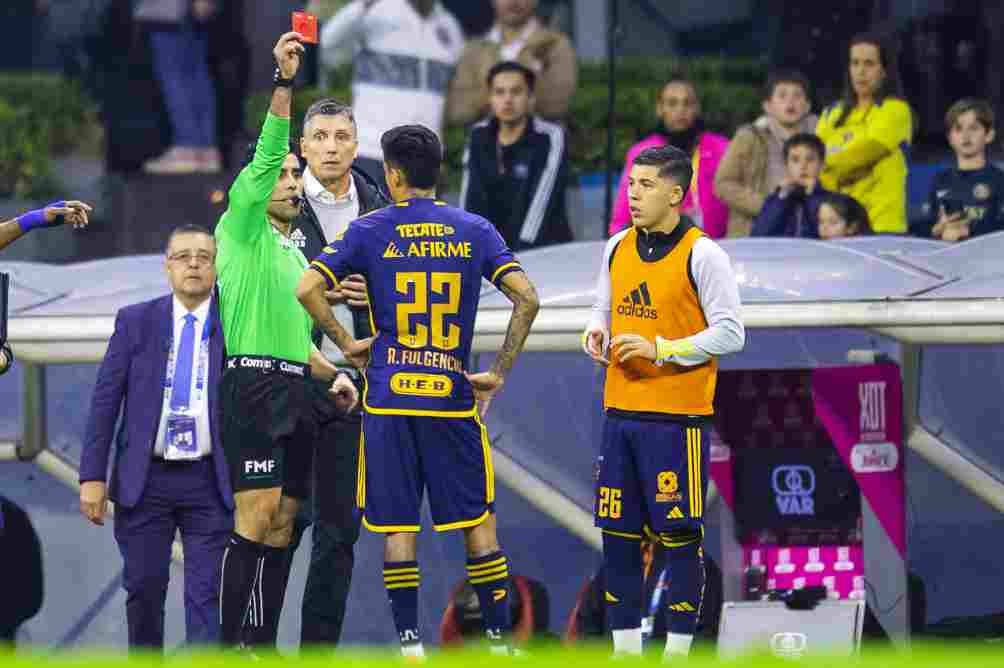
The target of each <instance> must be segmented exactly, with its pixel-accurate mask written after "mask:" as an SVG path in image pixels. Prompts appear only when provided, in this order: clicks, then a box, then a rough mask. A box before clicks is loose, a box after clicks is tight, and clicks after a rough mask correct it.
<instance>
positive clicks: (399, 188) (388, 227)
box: [297, 125, 539, 656]
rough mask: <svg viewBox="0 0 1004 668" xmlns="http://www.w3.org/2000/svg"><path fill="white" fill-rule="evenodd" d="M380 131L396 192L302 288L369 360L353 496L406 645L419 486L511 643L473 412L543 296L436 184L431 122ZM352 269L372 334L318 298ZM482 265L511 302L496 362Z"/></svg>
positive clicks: (483, 436) (483, 452) (343, 343)
mask: <svg viewBox="0 0 1004 668" xmlns="http://www.w3.org/2000/svg"><path fill="white" fill-rule="evenodd" d="M381 143H382V145H383V153H384V171H385V176H386V179H387V184H388V186H389V190H390V194H391V196H392V198H393V200H394V202H395V203H394V204H393V205H391V206H389V207H386V208H384V209H379V210H377V211H374V212H372V213H370V214H368V215H366V216H364V217H362V218H359V219H358V220H356V221H354V222H352V223H351V224H350V225H349V227H348V229H347V230H346V232H345V235H344V236H343V237H342V238H341V239H339V240H338V241H335V242H334V243H332V244H331V245H330V246H327V247H325V248H324V251H323V252H322V254H321V255H320V256H319V257H318V258H317V259H315V260H314V261H313V262H312V263H311V267H310V270H309V271H307V272H306V274H305V275H304V277H303V280H302V281H301V283H300V286H299V288H298V290H297V296H298V297H299V299H300V302H301V303H302V304H303V305H304V307H305V308H306V309H307V311H309V312H310V314H311V315H312V316H313V317H314V319H315V321H317V323H318V325H319V326H320V327H321V328H322V329H323V330H324V332H325V334H327V335H328V336H329V337H330V338H331V340H333V341H334V342H335V343H336V344H337V345H338V347H339V348H341V350H342V351H343V352H344V353H345V355H346V357H347V358H348V359H350V360H351V361H352V362H353V363H354V364H355V365H356V366H358V367H359V368H361V369H363V371H364V377H365V380H366V389H365V392H364V404H363V405H364V410H365V413H364V416H363V435H362V439H361V445H360V453H359V484H358V490H357V505H358V506H359V508H360V509H361V510H362V512H363V525H364V526H365V527H366V528H368V529H370V530H371V531H375V532H379V533H384V534H386V536H387V539H386V548H385V553H384V584H385V586H386V589H387V595H388V598H389V599H390V604H391V610H392V613H393V616H394V622H395V624H396V626H397V631H398V635H399V637H400V640H401V652H402V654H404V655H405V656H423V655H424V650H423V648H422V640H421V637H420V635H419V631H418V585H419V568H418V561H417V557H418V555H417V549H416V543H417V534H418V531H419V530H420V528H421V527H420V519H419V509H420V507H421V502H422V496H423V494H424V493H425V492H426V491H427V492H428V494H429V506H430V508H431V510H432V520H433V527H434V528H435V529H436V530H437V531H449V530H453V529H461V530H463V532H464V541H465V544H466V546H467V576H468V578H469V580H470V583H471V585H472V586H473V587H474V589H475V590H476V591H477V594H478V599H479V602H480V604H481V610H482V614H483V621H484V626H485V633H486V636H487V638H488V640H489V643H490V645H491V649H492V651H493V652H494V653H500V654H503V653H508V652H509V646H508V630H509V594H508V580H509V565H508V561H507V559H506V556H505V554H504V553H503V552H502V549H501V547H500V546H499V543H498V539H497V537H496V530H495V527H496V522H495V505H494V500H495V480H494V471H493V469H492V463H491V453H490V450H489V442H488V430H487V429H486V428H485V426H484V424H482V422H481V419H480V414H483V412H484V409H485V408H486V407H487V403H488V402H489V401H490V400H491V398H492V396H493V395H494V394H495V393H496V392H497V391H498V390H499V389H500V388H501V387H502V384H503V382H504V380H505V377H506V375H507V374H508V373H509V370H510V369H511V368H512V365H513V362H515V360H516V357H517V355H519V352H520V350H522V348H523V343H524V341H525V340H526V337H527V334H528V333H529V331H530V326H531V325H532V323H533V320H534V318H535V317H536V314H537V310H538V308H539V301H538V299H537V294H536V291H535V289H534V287H533V284H532V283H531V282H530V280H529V279H528V278H527V276H526V274H525V273H524V272H523V270H522V268H521V267H520V264H519V262H518V261H517V260H516V258H515V256H514V255H513V254H512V252H511V251H510V250H509V248H508V247H507V246H506V244H505V242H504V241H503V240H502V238H501V236H499V233H498V232H497V231H496V229H495V227H494V226H493V225H492V224H491V223H490V222H488V221H487V220H485V219H484V218H482V217H480V216H477V215H474V214H471V213H467V212H465V211H462V210H461V209H457V208H454V207H451V206H448V205H447V204H445V203H444V202H441V201H439V200H437V199H436V198H435V196H436V191H435V187H436V182H437V180H438V178H439V171H440V166H441V163H442V146H441V144H440V142H439V139H438V138H437V137H436V134H435V133H434V132H432V131H431V130H429V129H428V128H425V127H422V126H414V125H412V126H402V127H397V128H394V129H392V130H390V131H388V132H387V133H386V134H384V136H383V138H382V142H381ZM350 274H362V275H363V276H365V277H366V281H367V285H368V286H369V296H370V317H371V318H372V321H373V322H372V324H373V328H372V329H373V331H374V332H377V334H376V336H375V337H373V338H370V339H365V340H361V341H357V340H355V339H354V338H353V337H352V335H351V334H350V333H348V332H347V331H345V329H344V328H343V327H342V326H341V325H339V323H338V321H337V320H336V319H335V318H334V317H332V315H331V308H330V307H329V306H328V303H327V301H326V299H325V296H324V292H325V290H331V289H334V288H335V287H337V285H338V282H339V281H340V280H342V279H344V278H345V277H346V276H349V275H350ZM482 278H485V279H488V280H489V281H491V282H492V283H493V284H495V286H496V287H498V289H499V290H501V291H502V292H503V293H504V294H505V295H506V296H507V297H508V298H509V299H510V300H511V301H512V303H513V313H512V318H511V320H510V323H509V328H508V331H507V333H506V338H505V342H504V343H503V346H502V349H501V350H500V351H499V353H498V355H497V356H496V358H495V362H494V364H493V365H492V368H491V370H489V371H485V372H482V373H469V372H468V371H467V370H466V368H465V366H466V362H467V359H468V357H469V355H470V350H471V340H472V339H473V337H474V319H475V316H476V315H477V310H478V298H479V295H480V292H481V281H482ZM479 402H480V404H481V412H480V414H479V411H478V403H479Z"/></svg>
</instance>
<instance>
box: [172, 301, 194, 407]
mask: <svg viewBox="0 0 1004 668" xmlns="http://www.w3.org/2000/svg"><path fill="white" fill-rule="evenodd" d="M194 353H195V316H194V315H192V314H191V313H189V314H188V315H186V316H185V326H184V327H183V328H182V329H181V345H180V346H178V361H177V362H176V363H175V365H174V384H173V386H172V389H171V408H172V409H185V408H188V402H189V395H190V394H191V393H192V355H193V354H194Z"/></svg>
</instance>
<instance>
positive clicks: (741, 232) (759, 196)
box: [715, 71, 816, 237]
mask: <svg viewBox="0 0 1004 668" xmlns="http://www.w3.org/2000/svg"><path fill="white" fill-rule="evenodd" d="M811 109H812V102H811V99H810V97H809V82H808V80H807V79H806V78H805V76H804V75H802V73H801V72H796V71H783V72H775V73H774V74H772V75H770V77H768V79H767V85H766V86H764V95H763V111H764V115H763V116H761V117H760V118H758V119H757V120H756V121H754V122H753V123H750V124H749V125H744V126H742V127H741V128H739V129H738V130H737V131H736V134H735V137H733V138H732V141H731V142H729V147H728V149H727V150H726V151H725V156H724V157H723V158H722V162H721V163H720V164H719V166H718V172H717V173H716V174H715V194H716V195H718V197H719V198H721V200H722V201H723V202H725V203H726V204H727V205H728V207H729V227H728V236H730V237H746V236H749V234H750V229H751V227H752V224H753V218H755V217H756V215H757V214H758V213H760V209H761V208H762V207H763V203H764V200H766V199H767V196H768V195H769V194H770V193H772V192H774V190H775V189H776V188H777V187H778V186H780V185H781V184H782V182H783V181H784V179H785V168H784V156H783V154H782V150H781V149H782V147H783V146H784V142H785V141H787V140H788V139H789V138H790V137H792V136H794V135H795V134H798V133H799V132H810V133H811V132H813V131H814V129H815V127H816V116H815V114H811V113H809V112H810V111H811Z"/></svg>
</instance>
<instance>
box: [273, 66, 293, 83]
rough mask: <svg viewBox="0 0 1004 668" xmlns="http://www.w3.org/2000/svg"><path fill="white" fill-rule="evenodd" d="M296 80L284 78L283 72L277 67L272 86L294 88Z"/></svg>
mask: <svg viewBox="0 0 1004 668" xmlns="http://www.w3.org/2000/svg"><path fill="white" fill-rule="evenodd" d="M294 79H295V77H294V78H292V79H287V78H286V77H284V76H282V70H280V69H279V68H278V67H277V68H275V74H273V75H272V85H273V86H275V87H276V88H292V87H293V81H294Z"/></svg>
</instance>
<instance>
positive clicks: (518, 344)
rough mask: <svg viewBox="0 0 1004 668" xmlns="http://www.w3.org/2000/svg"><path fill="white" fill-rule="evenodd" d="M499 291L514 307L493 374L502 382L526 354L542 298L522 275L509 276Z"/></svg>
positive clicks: (503, 279)
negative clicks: (528, 339)
mask: <svg viewBox="0 0 1004 668" xmlns="http://www.w3.org/2000/svg"><path fill="white" fill-rule="evenodd" d="M499 289H500V290H501V291H502V294H504V295H505V296H506V297H508V298H509V301H511V302H512V306H513V308H512V317H511V318H510V319H509V328H508V330H506V335H505V341H504V342H503V343H502V350H500V351H499V354H498V355H497V356H496V357H495V364H493V365H492V373H494V374H495V375H497V376H498V377H499V378H505V377H506V376H507V375H508V374H509V371H510V370H511V369H512V365H513V364H514V363H515V362H516V357H517V356H519V353H520V352H521V351H522V350H523V344H525V343H526V337H527V336H528V335H529V334H530V327H531V326H532V325H533V321H534V319H535V318H536V317H537V311H539V310H540V298H539V297H537V290H536V288H534V287H533V283H531V282H530V279H529V277H527V275H526V274H525V273H523V272H522V271H513V272H510V273H509V274H506V275H505V276H504V277H503V278H502V282H501V283H500V284H499Z"/></svg>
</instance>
